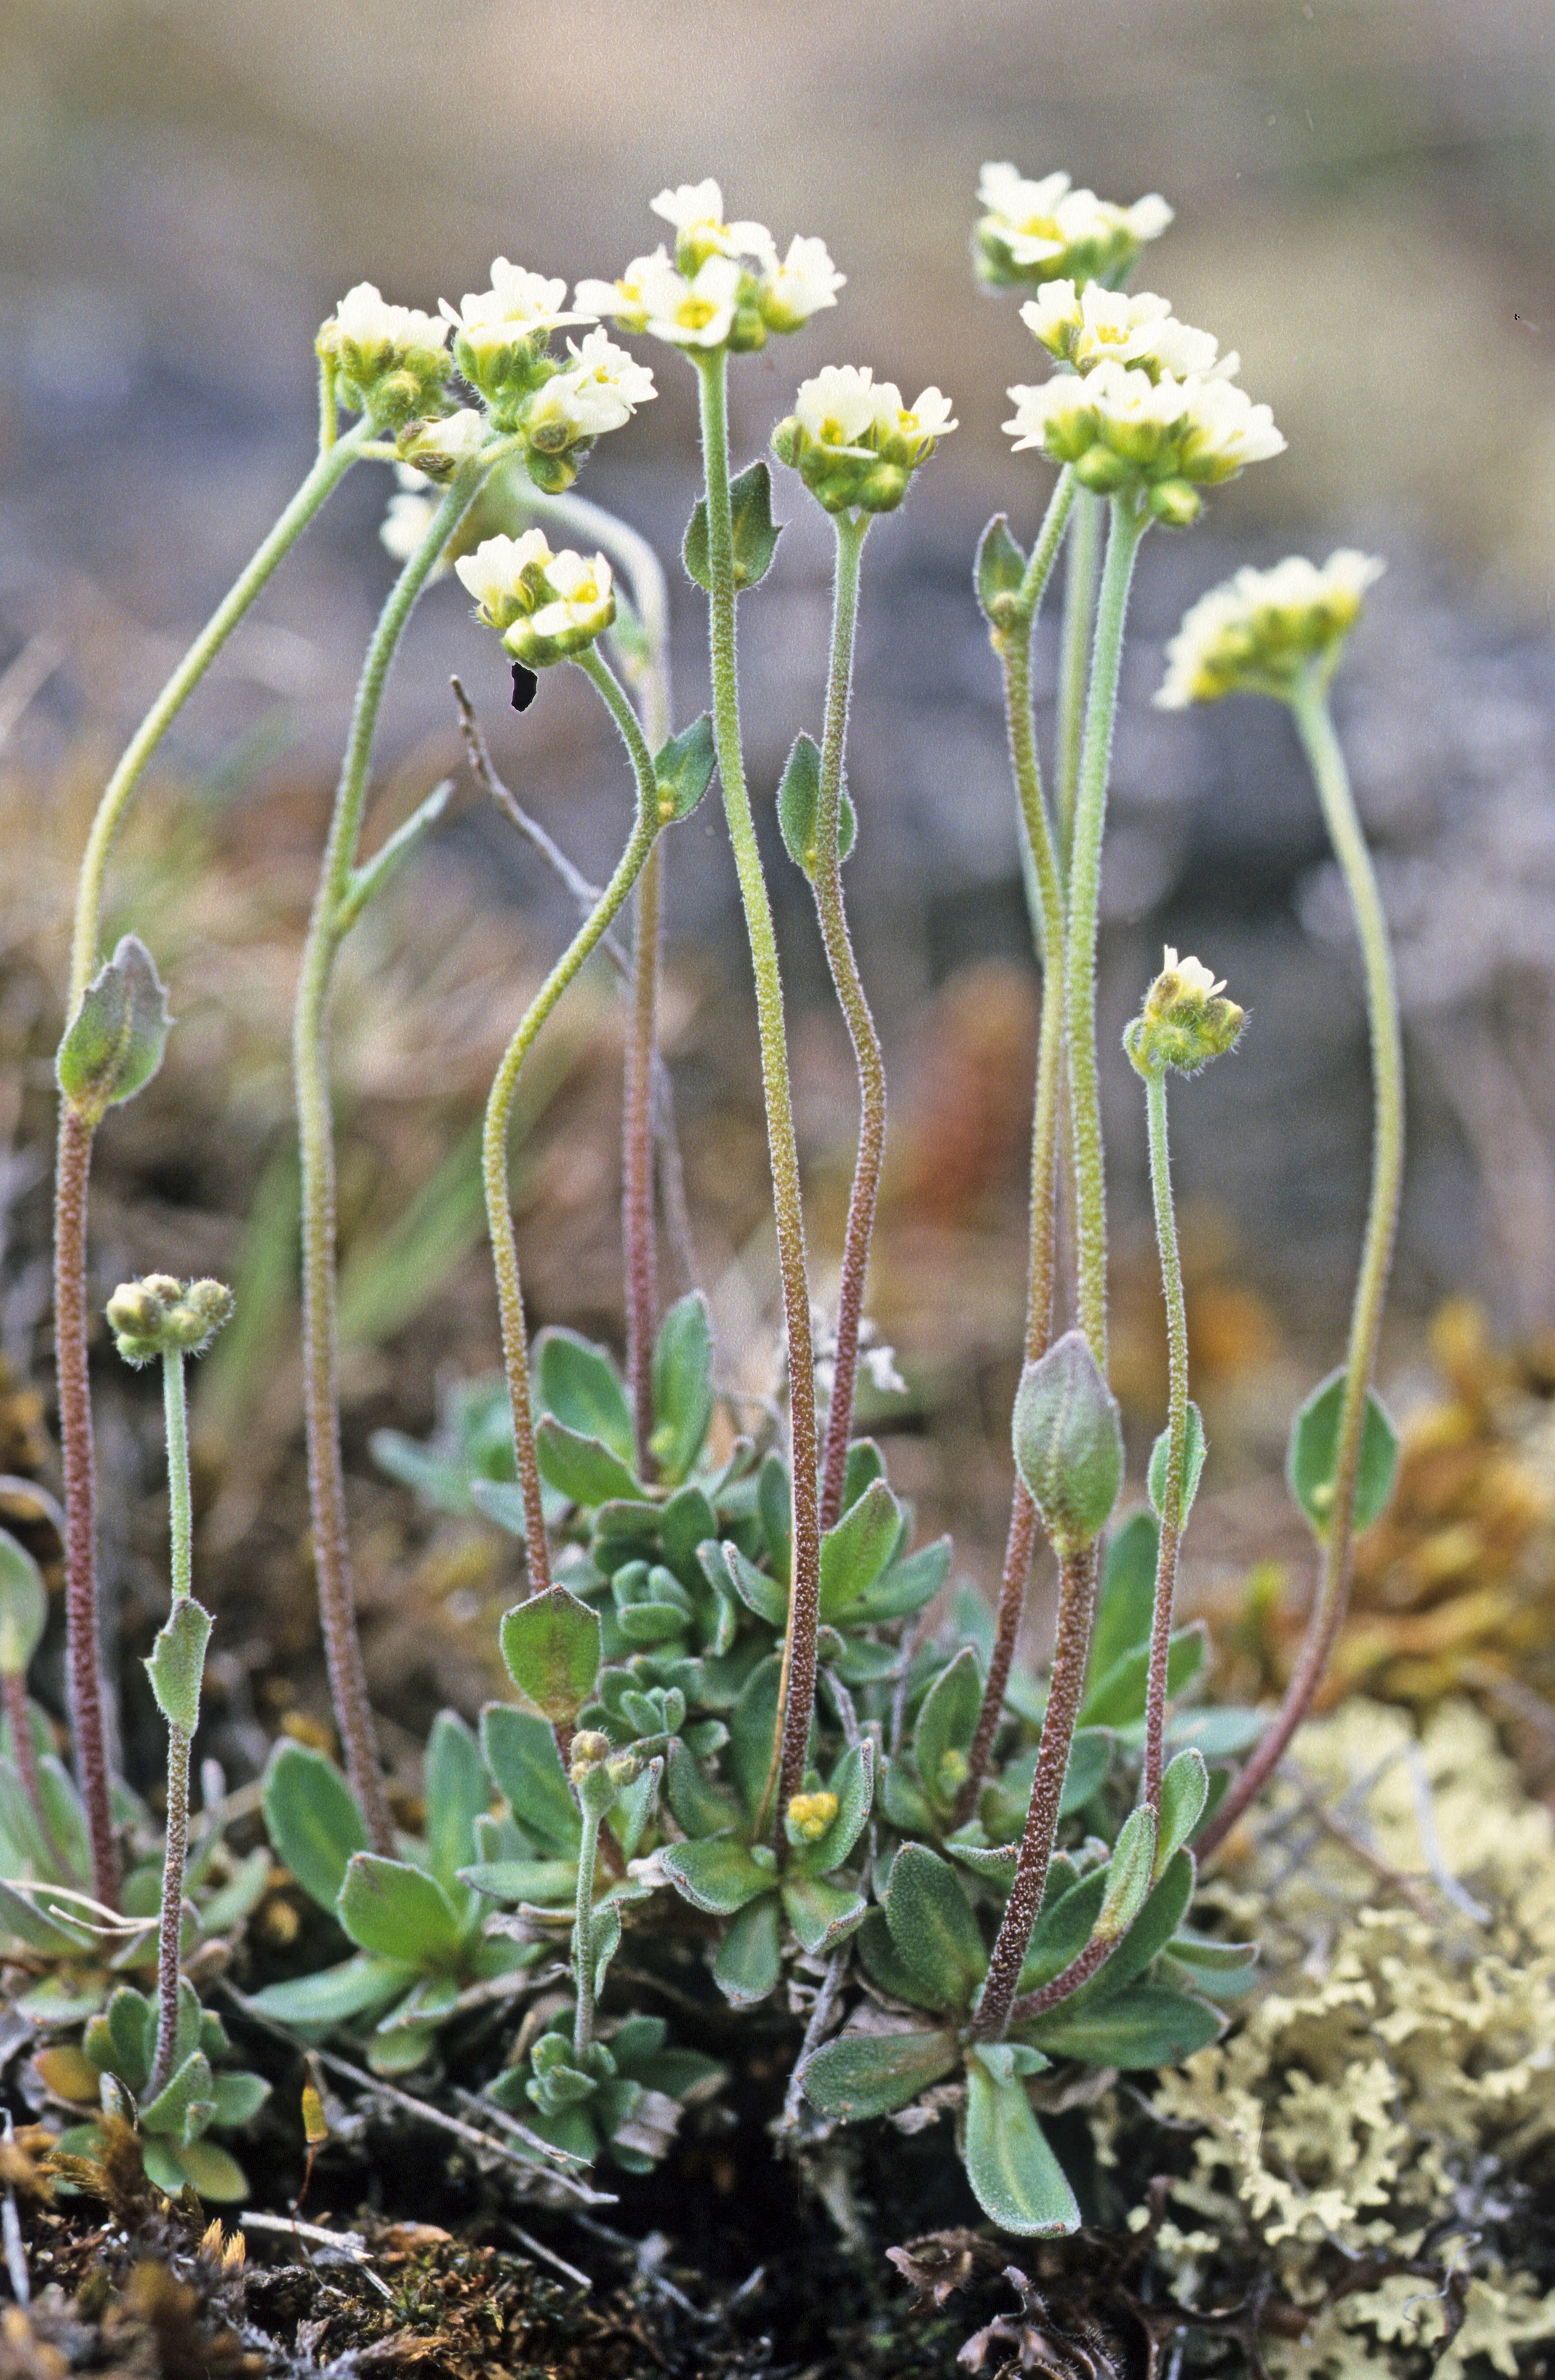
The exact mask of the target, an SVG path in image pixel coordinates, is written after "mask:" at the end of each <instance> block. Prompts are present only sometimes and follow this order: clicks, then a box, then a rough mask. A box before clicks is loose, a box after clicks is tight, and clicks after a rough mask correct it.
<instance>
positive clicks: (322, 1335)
mask: <svg viewBox="0 0 1555 2380" xmlns="http://www.w3.org/2000/svg"><path fill="white" fill-rule="evenodd" d="M341 443H342V444H344V443H346V442H345V441H344V440H342V441H341ZM336 451H338V449H337V450H336ZM506 451H507V448H506V446H504V443H501V442H498V443H494V444H492V445H491V446H489V447H487V448H486V449H485V451H484V452H483V453H482V454H480V455H477V456H476V457H475V458H474V459H473V460H471V461H469V462H467V463H465V464H464V465H463V466H462V467H461V468H459V469H458V470H457V471H456V473H455V475H454V477H453V479H452V480H451V481H450V483H449V486H448V488H447V490H446V492H445V493H444V494H443V499H442V501H441V503H440V504H438V506H437V509H436V511H435V513H434V514H433V516H432V518H431V524H430V525H429V527H428V528H427V530H426V532H425V534H424V535H423V537H422V539H421V541H420V543H419V546H418V547H417V548H416V551H415V552H414V553H413V554H412V555H411V556H410V559H409V560H408V561H407V563H406V565H405V566H404V568H403V569H402V570H401V572H400V574H399V577H397V578H396V579H395V584H394V587H393V588H392V589H391V590H390V594H389V598H388V601H387V602H386V603H385V604H384V606H383V611H382V612H381V613H380V614H379V618H378V625H377V626H376V627H375V628H374V630H373V632H372V637H371V642H370V643H369V645H368V649H367V654H366V658H365V660H364V661H363V663H362V673H361V677H360V679H359V681H358V686H357V696H356V703H355V707H354V709H353V711H352V715H351V727H350V733H349V735H348V737H347V740H346V757H345V760H344V763H343V765H342V769H341V774H340V784H339V788H338V790H337V792H336V795H335V799H334V813H333V815H332V817H331V820H330V827H329V835H328V839H327V841H326V844H325V846H324V857H323V865H322V869H321V872H320V877H319V889H318V892H317V894H316V895H315V898H314V903H313V914H312V917H311V919H310V923H309V929H308V940H307V942H306V944H305V945H304V948H303V954H302V970H301V975H300V978H299V981H298V996H297V1006H296V1010H295V1013H294V1016H293V1023H292V1069H293V1076H294V1080H295V1083H296V1089H297V1110H298V1136H299V1141H300V1148H301V1160H302V1346H303V1402H304V1407H305V1411H306V1415H307V1424H308V1486H309V1496H310V1504H311V1509H312V1515H313V1559H314V1563H315V1566H316V1569H317V1572H318V1581H319V1615H320V1621H321V1623H322V1630H323V1638H324V1652H325V1658H326V1659H327V1661H328V1665H329V1679H330V1694H331V1697H332V1700H333V1702H334V1715H335V1721H336V1724H337V1726H338V1728H339V1730H340V1742H341V1750H342V1752H343V1754H344V1755H345V1760H346V1775H347V1776H348V1778H349V1779H350V1783H351V1790H352V1791H353V1793H354V1794H355V1795H356V1798H357V1803H358V1808H359V1809H360V1811H361V1814H362V1818H363V1822H364V1823H365V1825H366V1828H367V1831H368V1835H369V1838H370V1840H371V1843H372V1846H373V1849H374V1850H375V1851H377V1852H381V1853H383V1854H384V1855H386V1856H392V1855H393V1852H394V1847H395V1837H394V1827H393V1823H392V1821H391V1819H390V1816H389V1806H388V1803H387V1801H386V1799H385V1797H384V1793H383V1780H382V1777H381V1775H380V1771H379V1763H378V1750H377V1742H376V1737H375V1734H374V1730H373V1725H372V1714H371V1708H370V1706H369V1703H368V1693H367V1675H366V1671H365V1670H364V1668H363V1665H362V1653H361V1644H360V1641H359V1639H358V1634H357V1623H356V1611H355V1596H354V1592H353V1586H352V1578H351V1557H350V1546H349V1541H348V1537H347V1532H346V1478H345V1469H344V1464H343V1463H342V1459H341V1451H340V1392H339V1354H338V1348H337V1344H336V1330H335V1221H334V1196H335V1174H334V1126H333V1119H332V1116H331V1111H330V1095H329V1061H328V1026H327V1020H328V1012H329V996H330V987H331V983H332V980H333V977H334V961H335V956H336V953H338V951H339V948H340V945H341V943H342V942H343V941H344V940H345V938H346V933H347V932H348V931H349V930H350V928H351V926H352V925H353V924H354V923H355V920H356V918H357V917H358V914H359V912H360V909H361V905H362V898H363V894H364V890H365V888H364V886H363V883H362V879H361V877H360V876H359V874H358V869H357V851H358V844H359V843H360V839H361V829H362V817H363V812H364V810H365V808H366V804H367V795H368V786H369V777H370V772H371V760H372V744H373V736H374V732H375V730H376V728H377V724H378V712H379V708H380V705H381V703H382V701H383V687H384V684H385V681H386V680H387V677H388V674H389V668H390V665H391V663H392V662H393V660H394V656H395V649H396V647H397V646H398V643H399V639H400V637H401V635H402V634H403V632H404V629H405V625H406V623H407V620H408V619H409V617H410V613H411V612H412V610H413V609H414V607H415V603H416V600H417V598H418V596H419V594H420V592H421V589H422V588H423V587H424V586H425V585H426V582H427V580H428V578H429V577H430V576H431V571H432V569H433V566H434V565H435V564H436V563H437V561H438V559H439V557H440V556H441V554H442V553H443V548H444V546H445V545H446V544H447V542H448V540H449V538H450V537H451V536H452V535H453V533H454V531H455V529H456V528H457V527H458V525H459V522H460V521H461V520H462V519H463V517H464V516H465V513H466V512H467V511H468V507H469V505H470V504H471V503H472V502H473V500H474V498H475V495H476V492H477V491H478V490H479V488H480V483H481V481H482V480H484V479H485V478H486V476H487V474H488V472H489V471H490V470H491V468H492V466H493V465H494V464H495V463H497V462H498V461H500V460H501V459H502V456H503V455H504V452H506Z"/></svg>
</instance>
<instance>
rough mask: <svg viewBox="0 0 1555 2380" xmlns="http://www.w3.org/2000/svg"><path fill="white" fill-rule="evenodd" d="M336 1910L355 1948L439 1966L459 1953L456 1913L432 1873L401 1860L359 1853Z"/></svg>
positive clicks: (459, 1931)
mask: <svg viewBox="0 0 1555 2380" xmlns="http://www.w3.org/2000/svg"><path fill="white" fill-rule="evenodd" d="M336 1914H337V1915H338V1917H339V1919H340V1923H341V1925H343V1926H344V1927H345V1929H346V1933H347V1934H348V1935H349V1936H350V1937H351V1939H352V1941H353V1942H354V1943H355V1944H356V1945H357V1948H358V1949H359V1950H371V1951H372V1952H373V1953H374V1954H375V1955H376V1956H377V1957H379V1958H381V1959H405V1960H408V1961H411V1962H413V1963H414V1964H415V1965H416V1966H418V1967H442V1966H446V1965H448V1964H450V1963H451V1962H452V1961H454V1960H455V1959H456V1958H457V1956H458V1952H459V1946H460V1935H461V1927H460V1924H459V1918H458V1914H457V1912H456V1910H455V1907H454V1904H453V1902H452V1901H451V1900H449V1898H448V1895H447V1894H446V1893H445V1892H444V1891H443V1887H442V1886H441V1885H440V1884H439V1883H438V1882H437V1880H436V1879H435V1877H433V1876H428V1875H426V1874H425V1873H424V1872H423V1870H422V1869H420V1868H419V1867H411V1866H409V1865H408V1864H407V1862H406V1861H404V1860H392V1859H382V1858H380V1857H379V1855H378V1854H377V1853H376V1852H357V1853H356V1854H355V1856H354V1857H353V1858H352V1860H351V1863H350V1864H349V1866H348V1867H347V1868H346V1881H345V1883H344V1884H343V1885H342V1886H341V1888H340V1899H339V1900H338V1902H337V1903H336Z"/></svg>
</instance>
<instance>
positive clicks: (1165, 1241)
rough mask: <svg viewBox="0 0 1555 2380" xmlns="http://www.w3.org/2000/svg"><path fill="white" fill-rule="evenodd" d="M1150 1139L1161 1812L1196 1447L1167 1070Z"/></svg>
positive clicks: (1150, 1095)
mask: <svg viewBox="0 0 1555 2380" xmlns="http://www.w3.org/2000/svg"><path fill="white" fill-rule="evenodd" d="M1145 1102H1146V1114H1147V1118H1148V1126H1149V1141H1150V1189H1151V1193H1152V1196H1153V1197H1154V1199H1155V1210H1156V1245H1157V1246H1158V1247H1159V1249H1160V1285H1161V1289H1162V1291H1163V1293H1164V1294H1165V1298H1166V1356H1167V1407H1166V1488H1165V1493H1164V1494H1163V1495H1162V1497H1161V1501H1160V1552H1159V1554H1158V1555H1157V1558H1156V1594H1155V1605H1154V1609H1153V1611H1152V1613H1151V1620H1150V1666H1149V1672H1148V1681H1147V1683H1146V1688H1145V1760H1144V1770H1143V1774H1142V1776H1141V1779H1140V1784H1139V1794H1140V1799H1141V1800H1142V1801H1144V1802H1148V1803H1149V1806H1150V1808H1151V1809H1152V1810H1154V1811H1155V1812H1156V1814H1157V1815H1158V1816H1159V1815H1160V1780H1161V1777H1162V1775H1163V1773H1164V1770H1165V1743H1166V1671H1167V1662H1168V1658H1169V1656H1170V1651H1171V1645H1172V1607H1173V1605H1174V1603H1175V1601H1176V1595H1177V1552H1178V1548H1179V1547H1180V1545H1181V1543H1182V1536H1183V1517H1184V1515H1183V1485H1184V1481H1183V1470H1184V1463H1185V1461H1186V1457H1187V1444H1188V1316H1187V1307H1186V1305H1185V1303H1184V1297H1183V1264H1182V1258H1181V1256H1180V1255H1179V1253H1178V1248H1177V1222H1176V1217H1175V1216H1174V1214H1173V1212H1172V1156H1171V1150H1170V1147H1169V1146H1168V1142H1167V1136H1166V1070H1165V1068H1164V1067H1155V1068H1152V1070H1151V1071H1150V1073H1149V1074H1148V1075H1146V1077H1145Z"/></svg>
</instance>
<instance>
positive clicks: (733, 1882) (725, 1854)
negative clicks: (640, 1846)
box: [660, 1835, 778, 1916]
mask: <svg viewBox="0 0 1555 2380" xmlns="http://www.w3.org/2000/svg"><path fill="white" fill-rule="evenodd" d="M768 1856H769V1858H770V1857H771V1853H769V1854H768ZM660 1864H661V1865H662V1868H663V1870H664V1873H665V1875H666V1876H669V1878H670V1879H671V1881H672V1882H673V1884H674V1888H675V1890H676V1891H677V1892H678V1893H679V1894H680V1895H681V1897H682V1898H683V1899H684V1900H688V1901H690V1903H691V1905H692V1907H693V1908H694V1909H708V1910H712V1911H714V1912H715V1913H718V1914H719V1915H721V1916H727V1915H729V1914H730V1913H732V1912H733V1911H735V1910H736V1909H743V1908H744V1907H745V1905H746V1903H747V1901H748V1900H755V1899H756V1897H757V1895H758V1893H762V1892H771V1891H774V1890H775V1889H776V1887H777V1881H778V1878H777V1871H776V1868H775V1866H772V1867H769V1866H764V1865H761V1864H759V1863H758V1862H757V1861H755V1860H754V1859H752V1857H751V1855H750V1852H749V1850H748V1848H747V1845H746V1844H744V1843H743V1842H741V1841H740V1840H738V1839H737V1837H735V1836H734V1835H709V1836H706V1837H704V1838H703V1840H701V1841H699V1842H689V1843H671V1844H670V1846H669V1847H668V1849H667V1850H666V1851H663V1852H661V1853H660Z"/></svg>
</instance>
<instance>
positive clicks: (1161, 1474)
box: [1147, 1398, 1208, 1529]
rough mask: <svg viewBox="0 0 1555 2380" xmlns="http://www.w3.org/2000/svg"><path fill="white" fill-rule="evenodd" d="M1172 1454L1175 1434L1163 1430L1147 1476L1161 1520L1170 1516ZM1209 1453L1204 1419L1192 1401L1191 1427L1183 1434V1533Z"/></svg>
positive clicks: (1180, 1518) (1180, 1522)
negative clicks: (1169, 1465) (1168, 1497)
mask: <svg viewBox="0 0 1555 2380" xmlns="http://www.w3.org/2000/svg"><path fill="white" fill-rule="evenodd" d="M1171 1452H1172V1432H1171V1430H1170V1429H1163V1430H1162V1431H1161V1434H1160V1437H1159V1438H1158V1439H1157V1440H1156V1442H1155V1444H1154V1446H1152V1447H1151V1449H1150V1467H1149V1471H1148V1475H1147V1486H1148V1489H1149V1497H1150V1502H1151V1503H1152V1505H1153V1506H1154V1507H1155V1510H1156V1512H1157V1514H1158V1516H1159V1517H1160V1518H1161V1519H1163V1520H1164V1518H1165V1516H1166V1466H1167V1463H1168V1460H1169V1459H1170V1456H1171ZM1207 1452H1208V1449H1207V1447H1206V1445H1205V1442H1204V1416H1203V1415H1202V1414H1201V1413H1200V1412H1199V1410H1198V1407H1197V1405H1196V1404H1195V1403H1194V1402H1193V1400H1192V1399H1191V1398H1190V1399H1189V1400H1188V1417H1187V1427H1186V1429H1185V1430H1184V1434H1183V1508H1182V1511H1181V1512H1179V1513H1178V1515H1177V1525H1178V1527H1179V1528H1180V1529H1182V1528H1185V1527H1186V1526H1187V1520H1188V1514H1189V1513H1190V1512H1192V1510H1193V1500H1194V1498H1195V1497H1196V1496H1197V1493H1198V1482H1199V1475H1200V1474H1201V1473H1202V1471H1203V1469H1204V1457H1205V1455H1206V1453H1207Z"/></svg>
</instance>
